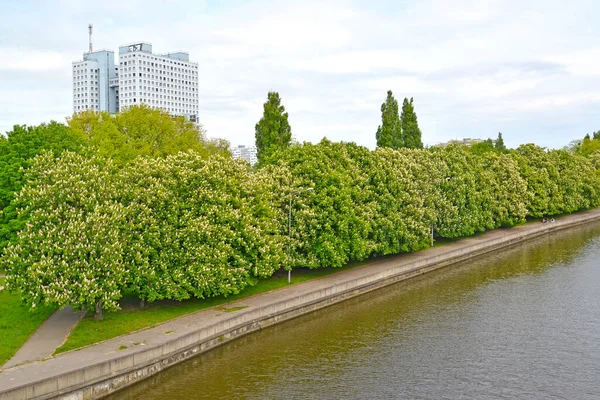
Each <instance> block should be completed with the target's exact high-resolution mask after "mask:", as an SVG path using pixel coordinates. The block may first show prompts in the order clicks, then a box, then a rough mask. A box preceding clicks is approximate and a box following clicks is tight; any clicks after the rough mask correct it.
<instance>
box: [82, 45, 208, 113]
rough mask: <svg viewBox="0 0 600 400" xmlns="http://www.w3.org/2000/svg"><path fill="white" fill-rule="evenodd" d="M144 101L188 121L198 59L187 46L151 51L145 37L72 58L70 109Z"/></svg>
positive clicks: (193, 108) (113, 108) (194, 109)
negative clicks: (193, 59)
mask: <svg viewBox="0 0 600 400" xmlns="http://www.w3.org/2000/svg"><path fill="white" fill-rule="evenodd" d="M140 104H145V105H147V106H149V107H151V108H159V109H163V110H165V111H166V112H168V113H170V114H171V115H183V116H185V117H186V118H188V119H190V120H191V121H193V122H196V121H197V118H198V117H197V116H198V64H197V63H194V62H190V57H189V54H188V53H187V52H183V51H179V52H173V53H166V54H153V53H152V45H151V44H150V43H144V42H141V43H134V44H129V45H124V46H120V47H119V65H116V64H115V62H114V52H112V51H110V50H100V51H96V52H88V53H84V55H83V60H82V61H75V62H73V111H74V112H80V111H85V110H95V111H108V112H110V113H115V112H118V111H121V110H123V109H125V108H127V107H130V106H132V105H140Z"/></svg>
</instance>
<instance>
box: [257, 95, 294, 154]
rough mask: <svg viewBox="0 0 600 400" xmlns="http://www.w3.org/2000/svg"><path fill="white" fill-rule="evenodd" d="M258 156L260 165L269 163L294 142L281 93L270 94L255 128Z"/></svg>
mask: <svg viewBox="0 0 600 400" xmlns="http://www.w3.org/2000/svg"><path fill="white" fill-rule="evenodd" d="M254 136H255V139H256V152H257V153H256V155H257V158H258V161H259V163H261V164H265V163H269V162H270V161H269V160H270V158H271V156H272V155H273V154H274V153H275V152H277V151H279V150H283V149H285V148H287V147H289V145H290V143H291V141H292V128H291V127H290V123H289V121H288V113H287V112H285V107H284V106H283V105H282V104H281V99H280V97H279V93H277V92H269V93H268V95H267V101H266V102H265V104H264V105H263V116H262V118H261V119H260V121H258V123H257V124H256V126H255V127H254Z"/></svg>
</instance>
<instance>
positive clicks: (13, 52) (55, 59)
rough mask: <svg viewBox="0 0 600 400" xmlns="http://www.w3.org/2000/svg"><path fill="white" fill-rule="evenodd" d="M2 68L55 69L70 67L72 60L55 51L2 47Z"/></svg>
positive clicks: (0, 58) (0, 63)
mask: <svg viewBox="0 0 600 400" xmlns="http://www.w3.org/2000/svg"><path fill="white" fill-rule="evenodd" d="M0 60H2V62H0V70H14V71H53V70H61V69H64V68H69V67H70V64H71V61H70V60H67V58H66V57H65V55H64V54H60V53H57V52H54V51H36V50H20V49H15V48H10V47H0Z"/></svg>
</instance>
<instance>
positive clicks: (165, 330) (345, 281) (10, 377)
mask: <svg viewBox="0 0 600 400" xmlns="http://www.w3.org/2000/svg"><path fill="white" fill-rule="evenodd" d="M597 220H600V209H598V210H592V211H586V212H581V213H577V214H573V215H570V216H568V217H564V218H561V219H560V220H557V221H556V222H555V223H547V224H541V223H540V224H529V225H524V226H520V227H516V228H512V229H499V230H495V231H491V232H488V233H486V234H484V235H480V236H476V237H472V238H468V239H464V240H461V241H460V242H457V243H453V244H450V245H445V246H440V247H434V248H431V249H427V250H424V251H421V252H418V253H412V254H406V255H402V256H398V257H396V258H394V259H391V260H384V261H379V262H374V263H371V264H369V265H365V266H363V267H359V268H355V269H352V270H349V271H344V272H341V273H339V274H334V275H330V276H327V277H324V278H321V279H318V280H315V281H311V282H306V283H303V284H299V285H294V286H290V287H288V288H285V289H281V290H276V291H272V292H269V293H265V294H262V295H258V296H255V297H253V298H248V299H243V300H240V301H236V302H234V303H230V304H228V305H227V306H231V307H235V306H236V305H240V306H242V305H243V306H244V307H245V308H243V309H240V310H237V311H235V312H231V313H226V312H225V313H223V312H219V310H216V309H208V310H202V311H199V312H196V313H194V314H190V315H187V316H184V317H181V318H178V319H177V320H174V321H170V322H167V323H165V324H162V325H159V326H157V327H154V328H151V329H147V330H144V331H140V332H136V333H134V334H131V335H126V336H123V337H120V338H115V339H111V340H108V341H106V342H102V343H100V344H97V345H94V346H90V347H88V348H85V349H82V350H80V351H72V352H68V353H64V354H61V355H59V356H57V357H54V358H52V359H50V360H47V361H42V362H38V363H34V364H29V365H25V366H20V367H16V368H12V369H8V370H5V371H3V372H2V373H0V400H8V399H11V400H12V399H49V398H62V399H97V398H101V397H103V396H106V395H108V394H110V393H113V392H115V391H117V390H119V389H122V388H124V387H127V386H129V385H132V384H133V383H135V382H138V381H140V380H142V379H145V378H147V377H150V376H152V375H154V374H156V373H158V372H160V371H161V370H162V369H164V368H167V367H170V366H172V365H174V364H177V363H179V362H181V361H183V360H186V359H189V358H191V357H194V356H196V355H198V354H201V353H203V352H205V351H208V350H210V349H212V348H214V347H217V346H220V345H222V344H224V343H227V342H229V341H231V340H234V339H236V338H238V337H240V336H243V335H246V334H248V333H251V332H254V331H257V330H259V329H262V328H264V327H267V326H270V325H274V324H277V323H280V322H283V321H286V320H289V319H292V318H295V317H297V316H300V315H303V314H307V313H309V312H312V311H315V310H317V309H320V308H324V307H327V306H329V305H331V304H334V303H337V302H341V301H344V300H346V299H348V298H351V297H355V296H358V295H361V294H363V293H367V292H370V291H372V290H376V289H378V288H381V287H384V286H387V285H390V284H393V283H396V282H399V281H402V280H405V279H408V278H411V277H413V276H417V275H421V274H424V273H427V272H430V271H433V270H436V269H439V268H443V267H446V266H448V265H451V264H455V263H457V262H460V261H463V260H466V259H469V258H473V257H476V256H479V255H482V254H485V253H488V252H491V251H494V250H498V249H501V248H503V247H506V246H510V245H512V244H515V243H519V242H522V241H524V240H527V239H531V238H535V237H538V236H541V235H545V234H547V233H549V232H554V231H558V230H561V229H565V228H570V227H575V226H578V225H581V224H585V223H588V222H592V221H597ZM142 340H143V342H145V343H144V345H143V346H142V345H138V344H139V343H142ZM123 343H134V345H132V346H130V347H129V348H127V349H126V350H123V351H118V350H117V349H118V348H119V347H120V346H121V345H122V344H123Z"/></svg>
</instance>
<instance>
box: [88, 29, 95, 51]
mask: <svg viewBox="0 0 600 400" xmlns="http://www.w3.org/2000/svg"><path fill="white" fill-rule="evenodd" d="M88 29H89V31H90V53H92V52H93V51H94V48H93V46H92V30H93V29H94V25H92V24H89V25H88Z"/></svg>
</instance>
